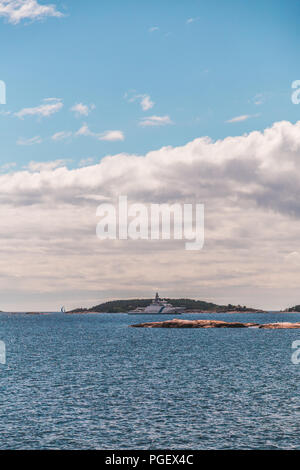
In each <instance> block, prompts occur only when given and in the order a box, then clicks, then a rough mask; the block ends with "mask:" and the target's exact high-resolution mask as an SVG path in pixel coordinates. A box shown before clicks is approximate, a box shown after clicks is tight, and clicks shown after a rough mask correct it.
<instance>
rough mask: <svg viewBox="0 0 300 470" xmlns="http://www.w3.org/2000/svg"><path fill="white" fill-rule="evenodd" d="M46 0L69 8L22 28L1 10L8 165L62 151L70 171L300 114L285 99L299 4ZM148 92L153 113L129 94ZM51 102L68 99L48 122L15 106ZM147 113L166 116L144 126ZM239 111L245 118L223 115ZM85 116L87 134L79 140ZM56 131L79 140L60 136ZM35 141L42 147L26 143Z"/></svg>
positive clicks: (1, 134) (292, 72) (1, 122)
mask: <svg viewBox="0 0 300 470" xmlns="http://www.w3.org/2000/svg"><path fill="white" fill-rule="evenodd" d="M0 3H1V2H0ZM39 3H41V4H47V2H39ZM51 3H53V4H56V9H57V11H60V12H62V13H63V14H64V16H62V17H60V18H57V17H49V18H44V19H43V20H42V21H32V20H28V19H24V20H22V21H20V22H19V23H18V24H12V23H10V22H8V19H7V18H0V21H1V24H0V42H1V44H5V47H2V53H1V68H0V71H1V72H0V79H1V80H4V81H5V82H6V85H7V104H6V105H5V106H4V105H0V111H10V112H11V115H2V116H0V129H1V130H0V138H1V142H2V151H1V165H5V164H7V163H9V162H15V163H16V164H17V168H18V167H22V166H23V165H26V164H27V163H28V162H29V161H32V160H34V161H49V160H56V159H64V160H68V166H69V167H70V168H72V167H76V166H77V165H78V164H79V162H80V161H82V160H86V159H90V158H93V159H94V161H99V159H101V158H102V157H103V156H105V155H107V154H116V153H119V152H128V153H134V154H145V153H146V152H148V151H149V150H153V149H158V148H160V147H162V146H165V145H172V146H178V145H183V144H185V143H186V142H188V141H191V140H193V139H194V138H197V137H201V136H206V135H208V136H210V137H211V138H213V139H222V138H224V137H226V136H229V135H232V136H235V135H241V134H243V133H245V132H249V131H252V130H255V129H258V130H262V129H264V128H266V127H267V126H269V125H271V124H272V123H273V122H275V121H279V120H290V121H293V122H294V121H296V120H298V119H299V116H300V112H299V107H297V106H295V105H293V104H292V103H291V99H290V95H291V83H292V81H293V80H295V79H297V77H299V72H300V71H299V67H300V63H299V60H298V58H299V35H300V32H299V27H298V26H299V25H298V19H299V13H300V2H299V1H296V0H291V1H289V2H288V5H287V2H284V1H278V0H274V1H272V2H270V1H266V0H263V1H262V0H260V1H252V2H251V5H250V4H249V2H245V1H240V0H227V1H220V0H219V1H210V2H205V1H195V0H189V1H188V2H186V1H179V0H173V1H172V2H170V1H156V0H152V1H151V2H149V1H148V2H146V1H132V0H131V1H130V0H128V1H126V2H124V1H118V0H110V1H101V2H98V1H94V0H88V1H84V2H83V1H79V0H76V1H70V0H65V1H64V2H51ZM133 90H134V91H133ZM126 93H128V97H127V99H126V98H125V97H124V96H125V94H126ZM144 95H148V96H149V97H150V100H151V101H152V102H153V103H155V104H154V106H153V107H152V108H151V109H148V110H146V111H143V110H142V108H141V105H140V101H141V98H136V100H135V101H130V98H133V97H134V96H139V97H140V96H144ZM45 98H59V99H61V103H62V104H63V107H62V108H61V110H60V111H59V112H56V113H54V114H52V115H51V116H49V117H42V118H41V117H38V116H37V115H34V116H26V117H24V119H19V118H18V117H16V116H15V115H14V114H13V113H16V112H19V111H20V110H22V109H24V108H34V107H37V106H39V105H41V104H42V103H43V100H44V99H45ZM78 103H82V104H84V105H88V106H90V105H91V104H93V105H95V109H93V110H91V112H90V113H89V115H88V116H84V115H80V116H79V117H76V116H75V115H74V113H73V112H71V111H70V108H71V107H72V106H74V105H75V104H78ZM149 116H150V117H151V116H160V117H166V116H168V117H169V122H170V123H169V124H168V123H167V124H165V125H160V126H159V125H157V126H146V127H142V126H140V125H139V122H140V121H141V119H143V118H147V117H149ZM239 116H249V118H247V119H246V118H245V119H244V120H240V121H236V122H231V123H229V122H226V121H228V120H230V119H232V118H235V117H239ZM84 123H86V124H87V125H88V128H89V130H90V133H91V134H90V135H89V136H75V135H74V134H75V133H76V132H77V131H78V130H79V129H80V128H81V126H82V125H83V124H84ZM108 130H120V131H122V132H123V134H124V140H120V141H103V140H101V141H99V140H98V139H97V135H100V134H103V133H104V132H106V131H108ZM58 132H68V133H72V136H69V137H68V138H66V139H64V140H59V141H53V140H52V138H51V137H52V136H53V135H54V134H56V133H58ZM92 134H94V135H92ZM95 134H96V135H95ZM32 138H36V139H35V140H34V141H33V142H39V143H35V144H32V145H20V143H21V144H22V143H23V144H24V142H25V143H26V142H27V144H28V143H30V140H29V139H32ZM17 142H19V145H17Z"/></svg>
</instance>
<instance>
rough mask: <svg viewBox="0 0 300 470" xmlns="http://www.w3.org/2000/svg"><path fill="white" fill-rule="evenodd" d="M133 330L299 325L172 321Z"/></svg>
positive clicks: (287, 325) (141, 325)
mask: <svg viewBox="0 0 300 470" xmlns="http://www.w3.org/2000/svg"><path fill="white" fill-rule="evenodd" d="M130 326H131V327H133V328H263V329H270V330H275V329H289V328H300V323H291V322H282V323H262V324H259V323H240V322H226V321H219V320H181V319H178V318H174V319H173V320H166V321H157V322H151V323H138V324H136V325H130Z"/></svg>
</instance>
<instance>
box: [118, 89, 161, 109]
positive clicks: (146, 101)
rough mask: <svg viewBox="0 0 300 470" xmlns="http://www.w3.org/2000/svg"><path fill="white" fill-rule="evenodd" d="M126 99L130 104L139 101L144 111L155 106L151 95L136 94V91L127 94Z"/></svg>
mask: <svg viewBox="0 0 300 470" xmlns="http://www.w3.org/2000/svg"><path fill="white" fill-rule="evenodd" d="M125 98H126V99H127V100H128V102H129V103H134V102H135V101H139V103H140V105H141V108H142V110H143V111H148V110H149V109H151V108H153V106H154V105H155V103H154V101H152V100H151V97H150V96H149V95H147V94H136V93H135V91H131V92H128V93H125Z"/></svg>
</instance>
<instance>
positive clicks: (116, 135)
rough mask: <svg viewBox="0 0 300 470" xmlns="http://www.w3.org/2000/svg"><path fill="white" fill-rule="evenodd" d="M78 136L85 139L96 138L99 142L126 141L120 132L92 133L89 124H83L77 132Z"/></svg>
mask: <svg viewBox="0 0 300 470" xmlns="http://www.w3.org/2000/svg"><path fill="white" fill-rule="evenodd" d="M76 135H77V136H85V137H95V138H96V139H98V140H106V141H110V142H116V141H123V140H125V135H124V133H123V132H122V131H120V130H111V131H105V132H100V133H97V132H92V131H91V130H90V129H89V127H88V125H87V124H83V126H82V127H81V128H80V129H79V130H78V131H77V132H76Z"/></svg>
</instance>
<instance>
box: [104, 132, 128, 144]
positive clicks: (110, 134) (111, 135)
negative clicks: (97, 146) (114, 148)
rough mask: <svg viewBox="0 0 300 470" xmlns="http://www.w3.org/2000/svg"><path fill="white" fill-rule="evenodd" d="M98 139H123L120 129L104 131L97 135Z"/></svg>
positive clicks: (112, 140)
mask: <svg viewBox="0 0 300 470" xmlns="http://www.w3.org/2000/svg"><path fill="white" fill-rule="evenodd" d="M98 139H99V140H107V141H109V142H116V141H120V140H121V141H122V140H124V139H125V136H124V133H123V132H122V131H106V132H103V133H102V134H99V135H98Z"/></svg>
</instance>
